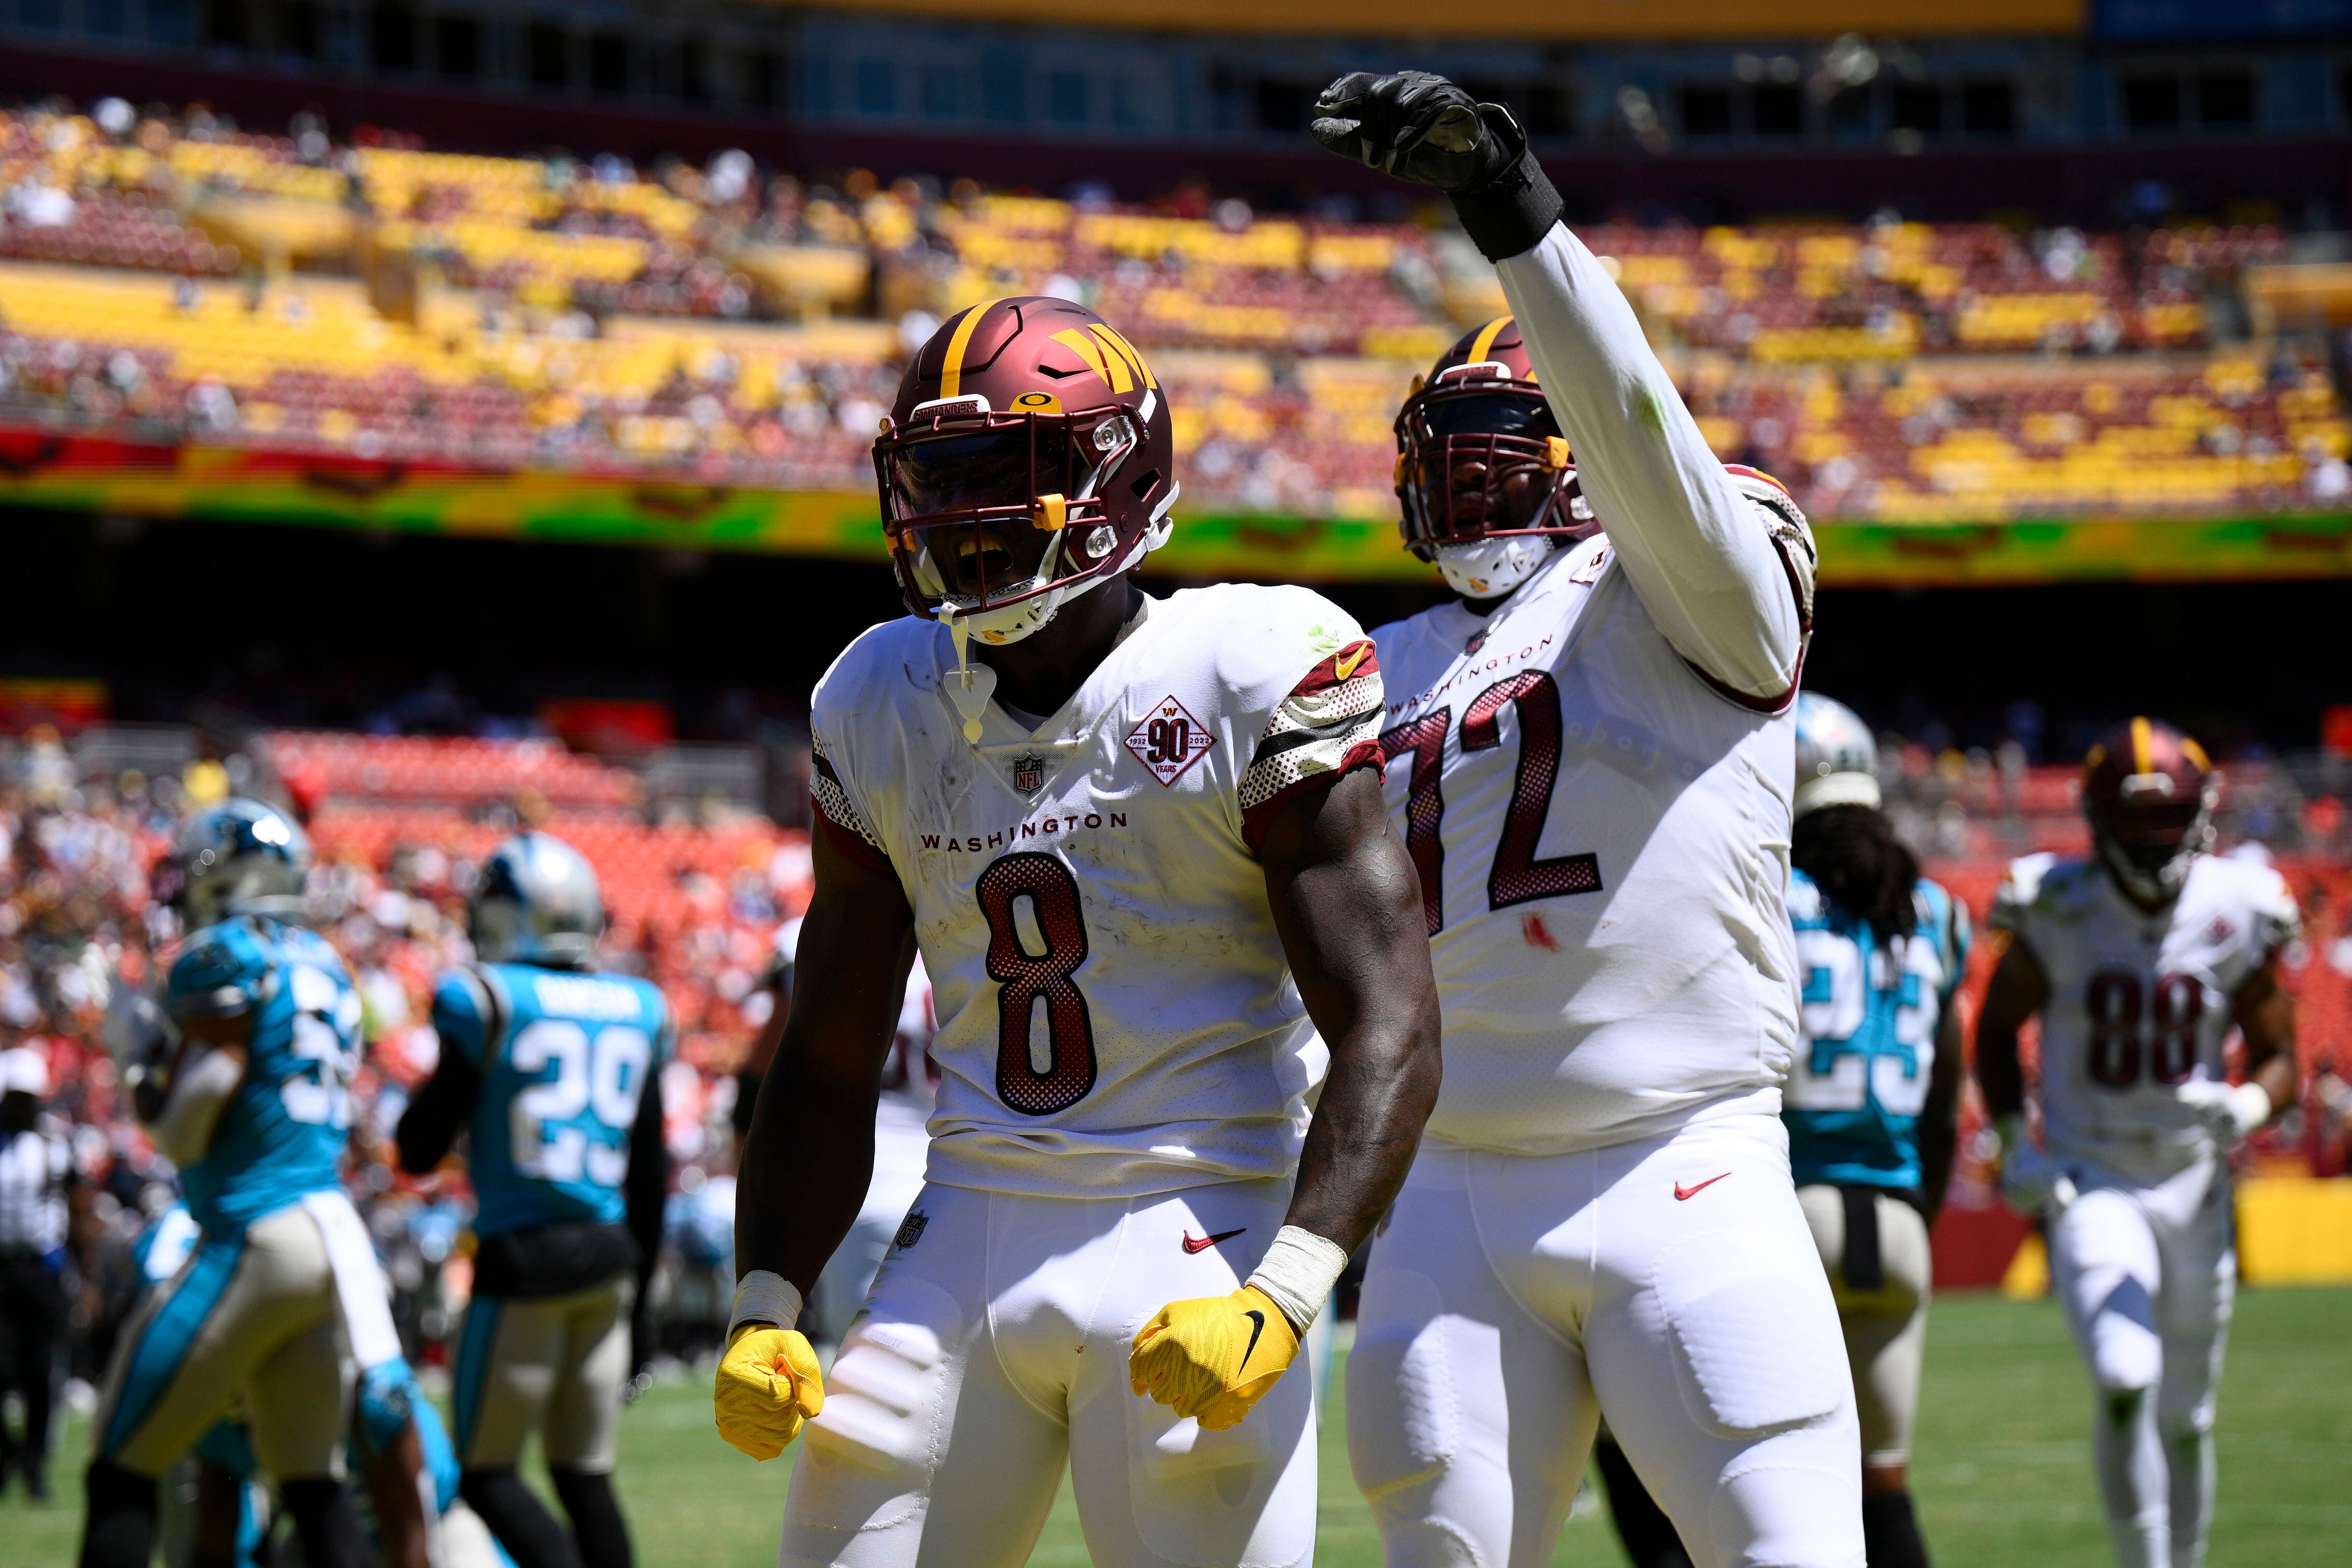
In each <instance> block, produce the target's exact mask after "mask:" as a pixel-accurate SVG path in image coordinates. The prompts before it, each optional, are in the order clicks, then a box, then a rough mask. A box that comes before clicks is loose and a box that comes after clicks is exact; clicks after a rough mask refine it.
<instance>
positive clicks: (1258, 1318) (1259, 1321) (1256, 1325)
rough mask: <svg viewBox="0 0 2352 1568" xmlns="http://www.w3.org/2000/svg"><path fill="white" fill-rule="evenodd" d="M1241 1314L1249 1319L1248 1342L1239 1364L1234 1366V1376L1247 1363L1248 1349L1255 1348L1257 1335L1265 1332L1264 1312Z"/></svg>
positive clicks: (1238, 1374) (1237, 1375) (1238, 1373)
mask: <svg viewBox="0 0 2352 1568" xmlns="http://www.w3.org/2000/svg"><path fill="white" fill-rule="evenodd" d="M1242 1316H1243V1317H1244V1318H1247V1319H1248V1320H1249V1321H1250V1342H1249V1350H1245V1351H1244V1352H1242V1364H1241V1366H1237V1367H1235V1368H1234V1376H1236V1377H1239V1376H1240V1375H1241V1372H1242V1367H1245V1366H1247V1365H1249V1358H1250V1351H1254V1350H1255V1349H1257V1337H1258V1335H1260V1334H1262V1333H1264V1332H1265V1313H1264V1312H1244V1313H1243V1314H1242Z"/></svg>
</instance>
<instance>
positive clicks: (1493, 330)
mask: <svg viewBox="0 0 2352 1568" xmlns="http://www.w3.org/2000/svg"><path fill="white" fill-rule="evenodd" d="M1510 324H1511V318H1510V317H1508V316H1497V317H1496V318H1495V319H1494V320H1493V321H1489V322H1487V323H1486V325H1485V326H1483V327H1481V328H1479V329H1478V336H1477V337H1476V339H1475V340H1474V341H1473V342H1471V344H1470V357H1469V359H1468V360H1466V361H1465V362H1464V363H1468V364H1476V363H1478V362H1479V361H1481V360H1483V359H1485V358H1486V355H1487V354H1488V353H1490V352H1492V351H1493V349H1494V347H1495V340H1496V338H1499V337H1501V336H1502V335H1503V329H1504V328H1505V327H1507V326H1509V325H1510Z"/></svg>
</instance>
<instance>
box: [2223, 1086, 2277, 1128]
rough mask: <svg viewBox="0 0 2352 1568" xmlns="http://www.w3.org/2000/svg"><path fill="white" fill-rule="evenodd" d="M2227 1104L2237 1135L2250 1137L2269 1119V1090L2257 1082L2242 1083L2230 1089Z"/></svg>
mask: <svg viewBox="0 0 2352 1568" xmlns="http://www.w3.org/2000/svg"><path fill="white" fill-rule="evenodd" d="M2229 1106H2230V1115H2231V1120H2233V1121H2236V1122H2237V1124H2238V1136H2239V1137H2241V1138H2250V1137H2252V1136H2253V1134H2254V1133H2256V1132H2257V1131H2261V1130H2262V1128H2263V1125H2264V1124H2265V1123H2266V1122H2268V1121H2270V1119H2271V1091H2270V1090H2269V1089H2264V1088H2263V1086H2262V1085H2261V1084H2258V1083H2242V1084H2240V1085H2238V1086H2237V1087H2236V1088H2235V1089H2231V1091H2230V1099H2229Z"/></svg>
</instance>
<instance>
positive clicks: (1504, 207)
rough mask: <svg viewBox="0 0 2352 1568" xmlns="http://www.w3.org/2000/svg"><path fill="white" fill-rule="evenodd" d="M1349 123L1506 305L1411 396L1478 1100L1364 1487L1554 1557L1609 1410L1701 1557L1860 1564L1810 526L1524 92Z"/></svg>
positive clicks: (1394, 1345) (1476, 1536)
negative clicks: (1807, 1019) (1643, 296)
mask: <svg viewBox="0 0 2352 1568" xmlns="http://www.w3.org/2000/svg"><path fill="white" fill-rule="evenodd" d="M1317 114H1318V118H1317V119H1316V121H1315V122H1314V126H1313V130H1314V133H1315V135H1316V137H1317V138H1318V140H1319V141H1321V142H1323V144H1324V145H1325V146H1327V147H1328V148H1329V149H1331V150H1332V151H1333V152H1336V153H1340V154H1341V155H1343V156H1346V157H1351V158H1357V159H1360V160H1361V161H1362V162H1364V163H1368V164H1370V165H1371V166H1372V167H1374V168H1378V169H1381V170H1384V171H1386V172H1388V173H1390V174H1395V175H1398V176H1400V177H1402V178H1404V179H1407V180H1411V181H1414V182H1417V183H1420V184H1429V185H1434V186H1437V187H1438V188H1440V189H1442V190H1444V191H1446V192H1448V193H1449V194H1450V195H1452V197H1453V200H1454V210H1455V212H1456V214H1457V215H1458V216H1460V218H1461V220H1462V223H1463V226H1464V227H1465V229H1466V230H1467V231H1468V233H1469V237H1470V238H1471V239H1472V240H1473V241H1474V242H1475V244H1476V245H1477V246H1478V247H1479V248H1480V249H1481V250H1482V251H1484V252H1485V254H1486V256H1488V257H1489V258H1492V259H1493V260H1494V261H1495V263H1496V271H1497V273H1498V274H1499V275H1500V277H1501V279H1502V284H1503V292H1504V297H1505V299H1506V300H1507V301H1508V302H1509V304H1510V307H1511V315H1510V316H1509V317H1508V318H1506V319H1505V320H1503V321H1495V322H1490V323H1488V324H1487V325H1486V326H1485V327H1483V328H1481V329H1480V330H1479V331H1477V332H1475V333H1473V334H1472V335H1471V336H1469V337H1468V338H1465V340H1464V341H1463V342H1461V343H1460V344H1457V345H1456V346H1455V348H1454V350H1452V351H1450V352H1449V353H1447V354H1445V355H1444V356H1443V357H1441V358H1440V360H1439V361H1438V363H1437V365H1436V366H1435V368H1434V370H1433V373H1432V374H1431V376H1430V377H1429V379H1428V381H1427V382H1426V383H1424V384H1423V385H1422V386H1421V387H1420V388H1419V389H1418V390H1417V391H1416V392H1415V393H1414V395H1412V397H1410V398H1408V399H1407V400H1406V403H1405V405H1404V409H1403V412H1402V415H1401V416H1400V417H1399V420H1398V434H1399V439H1400V446H1401V448H1402V450H1401V452H1400V459H1399V464H1398V472H1397V488H1398V491H1399V494H1400V498H1401V499H1402V502H1403V505H1404V515H1405V535H1406V542H1407V543H1408V544H1409V545H1412V546H1413V547H1415V548H1416V549H1419V550H1422V551H1423V552H1426V553H1430V554H1433V555H1434V556H1435V559H1436V563H1437V565H1438V568H1439V570H1440V571H1441V573H1443V574H1444V575H1445V577H1446V579H1447V581H1448V582H1449V583H1450V584H1453V585H1454V587H1455V589H1456V591H1457V592H1459V593H1460V594H1462V595H1463V598H1462V601H1461V602H1460V603H1458V604H1449V605H1442V606H1440V607H1438V608H1436V609H1433V610H1430V611H1427V612H1424V613H1423V614H1422V615H1419V616H1413V617H1412V618H1411V619H1409V620H1405V621H1401V622H1398V623H1396V624H1395V625H1392V626H1384V627H1382V628H1381V630H1380V631H1379V632H1378V633H1376V634H1375V640H1376V641H1377V642H1378V643H1379V645H1380V658H1381V666H1382V667H1383V670H1384V672H1385V674H1386V677H1387V680H1388V691H1389V700H1388V714H1387V718H1386V720H1385V733H1384V734H1383V736H1382V743H1383V746H1384V747H1385V749H1386V752H1387V755H1388V758H1389V760H1390V763H1391V767H1390V769H1389V773H1388V787H1389V791H1390V795H1389V800H1390V804H1391V809H1392V810H1393V811H1394V812H1395V813H1396V815H1397V817H1398V819H1399V820H1400V821H1401V822H1402V824H1403V826H1404V829H1405V837H1406V843H1407V845H1408V847H1410V848H1411V849H1412V853H1413V856H1414V858H1415V860H1416V861H1417V862H1418V864H1419V866H1420V868H1421V880H1422V892H1423V898H1424V900H1425V904H1424V922H1425V929H1426V930H1427V931H1428V932H1429V935H1430V942H1431V947H1432V952H1433V959H1434V961H1435V964H1436V969H1437V980H1438V990H1439V995H1440V998H1441V1000H1442V1002H1443V1005H1444V1017H1445V1058H1446V1059H1445V1089H1444V1093H1443V1095H1441V1096H1440V1098H1439V1100H1438V1104H1437V1109H1436V1110H1435V1111H1434V1112H1433V1114H1432V1116H1431V1117H1430V1121H1429V1136H1428V1138H1427V1140H1426V1142H1424V1144H1423V1148H1422V1151H1421V1154H1420V1157H1419V1159H1418V1160H1417V1161H1416V1162H1415V1163H1414V1166H1413V1171H1412V1177H1411V1179H1410V1180H1408V1181H1407V1183H1406V1184H1405V1187H1404V1191H1403V1194H1402V1196H1401V1197H1400V1198H1399V1200H1398V1202H1397V1205H1396V1209H1395V1213H1394V1217H1393V1219H1392V1221H1391V1223H1390V1224H1389V1225H1388V1226H1387V1227H1386V1228H1385V1229H1384V1231H1383V1233H1382V1234H1381V1237H1380V1239H1379V1240H1378V1241H1377V1242H1376V1243H1375V1244H1374V1246H1373V1249H1372V1256H1371V1260H1370V1268H1369V1272H1368V1275H1367V1277H1366V1279H1365V1281H1364V1290H1363V1298H1362V1307H1361V1315H1360V1319H1359V1324H1358V1330H1357V1333H1358V1338H1357V1342H1356V1350H1355V1353H1354V1355H1353V1356H1352V1357H1351V1358H1350V1360H1349V1366H1348V1426H1349V1449H1350V1453H1351V1457H1352V1458H1353V1461H1354V1467H1355V1472H1356V1479H1357V1481H1358V1483H1359V1484H1360V1486H1361V1487H1362V1488H1363V1489H1364V1491H1365V1493H1366V1496H1367V1497H1368V1498H1369V1499H1370V1502H1371V1505H1372V1510H1373V1514H1374V1517H1375V1519H1376V1520H1377V1521H1378V1522H1379V1525H1380V1528H1381V1538H1382V1542H1383V1543H1384V1546H1385V1549H1386V1552H1387V1560H1388V1562H1389V1563H1390V1564H1391V1568H1412V1565H1419V1564H1438V1563H1449V1564H1450V1563H1494V1564H1498V1565H1499V1564H1528V1565H1532V1564H1537V1563H1549V1561H1550V1558H1551V1552H1552V1546H1553V1542H1554V1540H1555V1538H1556V1537H1557V1534H1558V1531H1559V1524H1560V1521H1561V1520H1562V1518H1563V1517H1564V1516H1565V1515H1566V1513H1567V1511H1568V1508H1569V1504H1570V1501H1571V1500H1572V1499H1573V1497H1574V1495H1575V1492H1576V1489H1577V1485H1578V1483H1579V1481H1580V1479H1582V1476H1583V1473H1584V1468H1585V1455H1586V1453H1587V1452H1588V1450H1589V1449H1590V1447H1591V1443H1592V1439H1593V1431H1594V1426H1595V1423H1596V1420H1597V1419H1598V1418H1599V1416H1600V1415H1601V1414H1602V1413H1603V1412H1605V1413H1606V1415H1607V1416H1608V1420H1609V1425H1610V1428H1611V1430H1612V1432H1613V1433H1614V1435H1615V1436H1616V1438H1617V1441H1618V1443H1619V1445H1620V1446H1621V1447H1622V1448H1623V1450H1624V1453H1625V1456H1626V1458H1628V1459H1629V1460H1631V1461H1632V1463H1633V1468H1634V1469H1635V1470H1636V1471H1637V1472H1638V1473H1639V1474H1640V1476H1641V1478H1642V1479H1643V1481H1644V1482H1645V1483H1646V1484H1647V1485H1648V1487H1649V1488H1650V1489H1651V1490H1652V1491H1653V1492H1654V1493H1655V1495H1656V1497H1657V1499H1658V1501H1659V1502H1660V1504H1661V1505H1662V1506H1663V1507H1664V1510H1665V1511H1666V1513H1667V1515H1668V1517H1669V1518H1671V1519H1672V1520H1673V1521H1674V1524H1675V1530H1676V1531H1677V1532H1678V1533H1679V1534H1680V1535H1681V1537H1682V1539H1683V1542H1684V1544H1685V1548H1686V1549H1687V1550H1688V1551H1689V1552H1690V1555H1691V1559H1692V1561H1693V1562H1694V1563H1697V1564H1699V1565H1700V1568H1726V1565H1728V1564H1732V1563H1742V1564H1748V1563H1759V1564H1760V1563H1772V1564H1777V1565H1782V1568H1826V1565H1832V1564H1835V1565H1839V1568H1844V1565H1848V1564H1858V1563H1861V1562H1862V1561H1863V1533H1862V1488H1861V1481H1862V1464H1861V1452H1860V1443H1859V1438H1858V1427H1857V1424H1856V1420H1855V1415H1854V1402H1853V1382H1852V1378H1851V1376H1850V1375H1849V1373H1848V1371H1847V1365H1846V1357H1845V1347H1844V1343H1843V1338H1842V1336H1841V1334H1840V1332H1839V1329H1838V1320H1837V1310H1836V1306H1835V1303H1834V1301H1833V1300H1832V1296H1831V1292H1830V1288H1829V1282H1828V1280H1827V1279H1825V1278H1824V1277H1823V1274H1822V1267H1821V1263H1820V1259H1819V1257H1818V1255H1817V1253H1816V1252H1815V1250H1814V1247H1813V1245H1812V1238H1811V1234H1810V1232H1809V1231H1808V1229H1807V1226H1806V1223H1805V1215H1804V1212H1803V1210H1802V1208H1801V1206H1800V1205H1799V1204H1798V1201H1797V1194H1796V1187H1795V1184H1794V1182H1793V1180H1792V1178H1791V1175H1790V1164H1789V1153H1788V1135H1787V1132H1786V1131H1785V1129H1784V1128H1783V1126H1782V1124H1781V1121H1780V1108H1781V1098H1780V1083H1781V1079H1783V1077H1784V1076H1785V1075H1786V1073H1787V1071H1788V1069H1789V1066H1790V1061H1791V1059H1792V1058H1793V1055H1794V1052H1795V1050H1796V1047H1797V1045H1798V1038H1799V1029H1798V982H1799V978H1800V975H1799V966H1798V963H1797V955H1796V952H1795V944H1794V940H1793V936H1792V933H1791V931H1790V926H1789V914H1788V905H1787V887H1788V877H1789V860H1788V856H1789V835H1790V793H1791V789H1792V787H1793V786H1792V774H1793V773H1794V767H1795V761H1794V746H1795V731H1796V723H1795V720H1794V718H1793V715H1792V713H1791V709H1792V706H1793V703H1794V700H1795V698H1796V688H1797V675H1798V670H1799V668H1800V666H1801V663H1802V660H1803V656H1804V650H1805V646H1806V638H1807V636H1808V629H1809V625H1810V621H1811V600H1812V576H1813V550H1812V542H1811V535H1810V533H1809V532H1808V531H1807V529H1806V525H1805V521H1804V519H1803V517H1802V516H1801V513H1800V512H1799V511H1798V510H1797V508H1796V506H1795V504H1794V503H1793V502H1792V501H1791V500H1790V498H1789V496H1788V493H1787V492H1786V491H1785V490H1783V489H1781V488H1780V486H1779V485H1777V484H1775V483H1774V482H1772V481H1771V480H1770V479H1766V478H1764V477H1763V476H1761V475H1759V474H1755V473H1752V472H1749V471H1748V470H1745V469H1729V470H1727V469H1726V468H1724V466H1723V465H1722V464H1721V463H1719V462H1718V461H1717V460H1716V458H1715V457H1714V455H1713V454H1712V453H1710V452H1709V451H1708V450H1707V446H1706V441H1705V439H1704V438H1702V437H1701V436H1700V434H1699V431H1698V426H1696V423H1695V422H1694V421H1693V420H1692V418H1691V416H1690V414H1689V412H1688V410H1687V409H1685V407H1684V405H1683V403H1682V400H1681V398H1680V397H1679V396H1677V395H1676V394H1675V388H1674V384H1673V383H1672V382H1671V381H1670V380H1669V379H1668V378H1667V375H1666V372H1665V369H1664V366H1662V365H1661V364H1660V363H1658V361H1657V358H1656V356H1655V355H1654V354H1653V353H1651V351H1650V348H1649V345H1648V343H1647V342H1645V341H1644V340H1643V335H1642V330H1641V326H1640V324H1639V323H1638V322H1637V321H1635V320H1634V317H1633V310H1632V309H1631V308H1630V307H1629V306H1628V305H1627V304H1626V302H1625V299H1624V296H1623V295H1622V294H1621V293H1620V292H1619V291H1618V289H1617V286H1616V284H1615V283H1613V282H1612V281H1611V280H1610V278H1609V276H1608V274H1607V273H1606V272H1604V271H1603V270H1602V269H1601V265H1600V263H1599V262H1598V261H1596V260H1595V259H1594V258H1593V257H1592V255H1591V252H1590V251H1588V250H1587V249H1586V248H1585V247H1584V246H1583V245H1582V244H1581V243H1580V241H1579V240H1578V239H1577V237H1575V236H1574V235H1573V234H1571V233H1570V232H1569V230H1568V228H1567V227H1566V226H1564V225H1563V224H1562V223H1561V222H1560V221H1559V217H1560V211H1561V202H1560V198H1559V193H1558V192H1556V191H1555V190H1554V189H1553V188H1552V186H1551V184H1550V182H1549V180H1548V179H1546V178H1545V176H1544V173H1543V170H1542V168H1541V166H1540V165H1538V163H1536V161H1535V160H1534V158H1533V157H1531V156H1530V155H1529V154H1528V149H1527V142H1526V138H1525V137H1524V135H1522V134H1521V132H1520V131H1519V129H1518V127H1517V125H1516V124H1515V123H1514V122H1513V121H1512V120H1511V117H1510V115H1509V114H1508V113H1507V111H1505V110H1502V109H1500V108H1497V107H1496V106H1495V105H1492V104H1478V103H1475V102H1474V101H1473V100H1471V98H1470V95H1469V94H1467V93H1465V92H1464V91H1463V90H1462V89H1459V88H1457V87H1455V86H1454V85H1453V84H1452V83H1451V82H1448V81H1446V80H1444V79H1443V78H1440V77H1434V76H1429V75H1425V74H1423V73H1420V72H1414V71H1407V72H1402V73H1400V74H1397V75H1392V76H1385V77H1375V76H1372V75H1370V74H1368V73H1358V74H1356V75H1353V76H1349V77H1345V78H1342V79H1339V81H1336V82H1334V83H1333V84H1332V85H1331V86H1330V87H1329V88H1328V89H1325V91H1324V93H1323V95H1322V98H1321V100H1319V101H1318V106H1317ZM1538 405H1544V406H1540V407H1539V406H1538ZM1571 463H1572V464H1573V468H1574V474H1573V479H1574V494H1571V492H1570V484H1569V477H1570V476H1569V469H1570V465H1571ZM1577 495H1580V497H1581V498H1582V499H1583V500H1585V501H1586V502H1588V503H1589V504H1590V507H1591V514H1592V517H1593V518H1594V519H1595V520H1597V521H1599V523H1600V525H1601V528H1603V529H1604V530H1606V533H1605V535H1604V536H1602V537H1597V538H1589V539H1580V535H1581V534H1582V532H1583V531H1584V523H1583V520H1582V519H1581V518H1580V517H1579V516H1578V515H1577V512H1576V510H1575V505H1574V500H1575V499H1576V496H1577Z"/></svg>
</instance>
